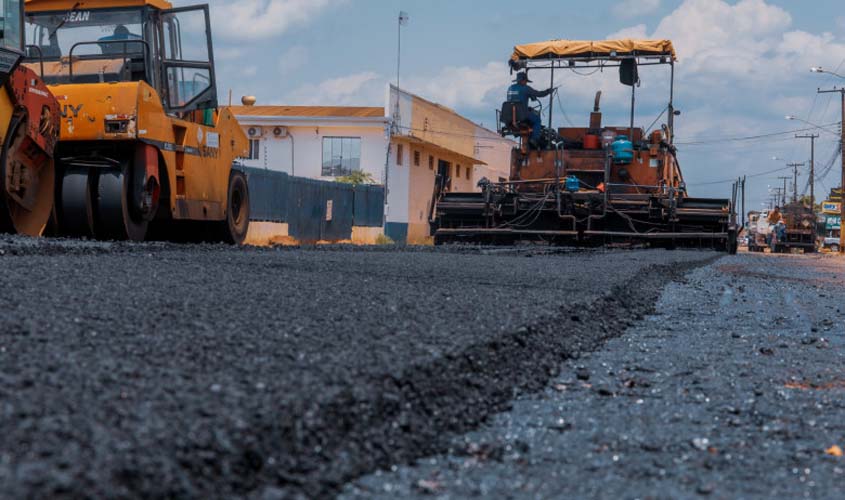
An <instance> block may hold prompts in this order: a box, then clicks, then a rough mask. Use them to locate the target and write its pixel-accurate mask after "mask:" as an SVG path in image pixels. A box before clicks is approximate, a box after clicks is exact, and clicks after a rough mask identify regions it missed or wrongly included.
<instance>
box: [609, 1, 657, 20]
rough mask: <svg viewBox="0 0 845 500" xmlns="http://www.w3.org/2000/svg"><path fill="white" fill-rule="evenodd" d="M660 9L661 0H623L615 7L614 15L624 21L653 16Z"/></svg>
mask: <svg viewBox="0 0 845 500" xmlns="http://www.w3.org/2000/svg"><path fill="white" fill-rule="evenodd" d="M659 8H660V0H623V1H621V2H619V3H618V4H616V5H614V6H613V15H614V16H616V17H621V18H623V19H631V18H634V17H639V16H643V15H645V14H651V13H652V12H654V11H655V10H657V9H659Z"/></svg>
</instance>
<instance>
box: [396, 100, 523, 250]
mask: <svg viewBox="0 0 845 500" xmlns="http://www.w3.org/2000/svg"><path fill="white" fill-rule="evenodd" d="M386 111H387V114H389V115H390V116H391V117H392V122H391V129H390V130H391V139H390V149H389V152H388V157H387V160H388V161H387V165H388V169H387V171H388V185H387V193H388V195H387V212H386V225H385V233H386V234H387V236H389V237H390V238H391V239H393V240H394V241H402V242H407V243H411V244H420V243H427V242H429V241H430V234H431V231H430V222H431V218H432V215H433V213H432V211H433V206H432V205H433V201H434V199H435V196H436V193H437V191H438V190H439V189H442V190H444V191H463V192H467V191H478V190H479V188H478V182H479V181H480V180H481V179H482V178H487V179H489V180H492V181H497V180H500V179H506V178H507V177H508V172H509V170H510V155H511V149H512V148H513V146H514V143H513V142H512V141H510V140H507V139H504V138H502V137H501V136H500V135H499V134H497V133H496V132H493V131H491V130H487V129H485V128H484V127H482V126H480V125H477V124H476V123H474V122H472V121H471V120H469V119H467V118H465V117H463V116H461V115H459V114H458V113H456V112H455V111H453V110H451V109H449V108H447V107H445V106H442V105H440V104H437V103H434V102H431V101H428V100H426V99H423V98H422V97H419V96H416V95H414V94H411V93H409V92H406V91H404V90H401V89H397V88H396V87H395V86H393V85H391V86H390V87H389V92H388V98H387V109H386Z"/></svg>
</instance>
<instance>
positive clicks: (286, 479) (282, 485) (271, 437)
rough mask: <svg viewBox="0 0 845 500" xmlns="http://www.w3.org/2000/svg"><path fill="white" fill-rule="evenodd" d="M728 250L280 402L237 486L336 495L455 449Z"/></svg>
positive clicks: (658, 268)
mask: <svg viewBox="0 0 845 500" xmlns="http://www.w3.org/2000/svg"><path fill="white" fill-rule="evenodd" d="M721 258H722V256H714V257H710V258H708V259H703V260H701V261H697V262H688V263H681V264H672V265H653V266H649V267H648V268H645V269H643V270H642V271H640V272H639V273H637V275H635V277H634V278H633V279H631V280H630V281H629V282H628V283H626V284H625V285H622V286H618V287H615V288H614V289H613V290H612V291H611V292H610V293H608V294H606V295H604V296H603V297H601V298H600V299H597V300H596V301H594V302H592V303H591V304H589V305H587V306H583V305H579V306H576V307H568V306H566V305H562V306H561V307H560V309H559V310H558V311H557V313H556V314H555V315H553V316H550V317H546V318H544V319H543V320H542V321H538V322H537V323H535V324H531V325H527V326H524V327H522V328H519V329H518V330H517V331H513V332H509V333H507V334H505V335H503V336H502V337H500V338H498V339H496V340H493V341H490V342H485V343H481V344H476V345H472V346H469V347H468V348H467V349H466V350H465V351H463V352H461V353H460V354H454V355H448V356H444V357H442V358H438V359H436V360H435V361H434V362H432V363H429V364H424V365H417V366H412V367H409V368H408V369H407V370H405V371H404V372H403V373H402V374H401V375H399V376H397V377H389V376H386V377H382V378H379V379H374V380H371V381H370V383H369V384H367V385H361V386H358V387H355V388H353V389H348V390H343V391H341V392H339V393H337V394H334V395H332V396H331V397H329V398H325V399H323V398H320V397H315V399H314V400H312V401H309V402H303V404H302V405H301V406H300V407H298V408H284V409H281V410H282V411H283V412H284V414H283V415H282V416H281V417H280V419H281V421H280V422H277V425H273V426H272V427H270V428H264V429H253V431H254V432H258V433H260V434H259V435H261V436H262V439H261V442H260V443H259V442H256V441H255V440H252V441H253V442H252V445H253V446H254V447H252V448H249V449H248V450H247V451H246V452H245V454H244V457H246V459H245V460H244V461H241V463H240V464H239V465H238V466H236V467H235V468H236V469H237V470H238V471H239V473H240V477H239V483H240V484H239V485H238V486H237V490H240V491H239V493H241V494H245V495H248V496H251V497H255V498H268V497H269V498H273V497H275V496H277V495H279V496H280V497H282V498H284V497H300V496H304V497H308V498H325V497H332V496H334V495H335V494H337V493H338V492H339V491H340V490H341V488H342V487H343V485H344V484H346V483H347V482H349V481H351V480H354V479H356V478H357V477H360V476H362V475H364V474H367V473H371V472H374V471H376V470H380V469H386V468H388V467H390V466H391V465H393V464H397V463H410V462H412V461H414V460H416V459H419V458H422V457H425V456H430V455H434V454H437V453H441V452H444V451H448V450H447V447H448V444H447V441H448V440H447V439H446V436H448V435H454V434H460V433H464V432H467V431H469V430H472V429H473V428H476V427H477V426H479V425H481V424H482V423H483V422H484V421H485V420H486V419H487V418H489V417H491V416H493V415H495V414H496V413H500V412H502V411H505V410H507V409H508V407H509V406H510V402H511V401H512V400H513V399H514V398H515V397H517V396H518V395H520V394H524V393H531V392H536V391H539V390H542V389H543V388H544V387H545V386H546V385H547V384H548V382H549V380H551V379H552V378H553V377H554V376H556V375H557V374H558V373H559V371H560V368H561V366H562V365H563V362H564V361H566V360H569V359H574V358H577V357H578V356H580V355H581V354H585V353H588V352H591V351H594V350H596V349H598V348H600V347H601V346H602V345H603V344H604V343H605V342H606V341H607V340H609V339H611V338H615V337H618V336H621V335H622V334H624V332H625V331H626V330H627V329H628V327H630V326H632V325H633V324H634V323H635V322H636V321H639V320H642V319H643V318H644V317H645V316H646V315H648V314H651V313H653V312H654V311H655V309H654V308H655V306H656V304H657V302H658V300H659V298H660V296H661V294H662V292H663V289H664V287H665V286H666V285H667V284H669V283H670V282H672V281H678V280H682V279H683V277H684V276H685V275H686V274H687V273H688V272H690V271H692V270H694V269H697V268H700V267H705V266H707V265H710V264H712V263H714V262H715V261H717V260H719V259H721ZM562 331H568V332H574V333H572V334H569V335H561V334H560V333H561V332H562ZM292 417H293V418H292ZM270 443H278V444H280V446H279V447H272V446H269V444H270ZM267 456H273V457H275V458H274V460H275V464H274V467H272V470H267V468H265V467H264V462H265V461H264V460H262V458H263V457H267ZM267 484H276V485H279V488H278V489H277V488H274V487H267V486H263V485H267Z"/></svg>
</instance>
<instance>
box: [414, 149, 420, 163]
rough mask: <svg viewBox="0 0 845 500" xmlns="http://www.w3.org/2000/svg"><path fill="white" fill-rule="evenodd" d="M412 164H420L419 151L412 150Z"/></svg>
mask: <svg viewBox="0 0 845 500" xmlns="http://www.w3.org/2000/svg"><path fill="white" fill-rule="evenodd" d="M414 166H415V167H419V166H420V152H419V151H414Z"/></svg>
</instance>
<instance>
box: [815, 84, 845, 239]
mask: <svg viewBox="0 0 845 500" xmlns="http://www.w3.org/2000/svg"><path fill="white" fill-rule="evenodd" d="M835 92H838V93H839V95H840V97H841V98H842V121H841V122H839V128H840V129H841V130H840V132H841V135H842V137H841V138H840V142H839V147H840V149H841V151H842V184H840V189H841V190H842V199H841V200H840V201H841V203H840V204H839V252H840V253H842V254H843V255H845V88H837V87H833V90H821V89H819V90H818V93H819V94H832V93H835Z"/></svg>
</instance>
